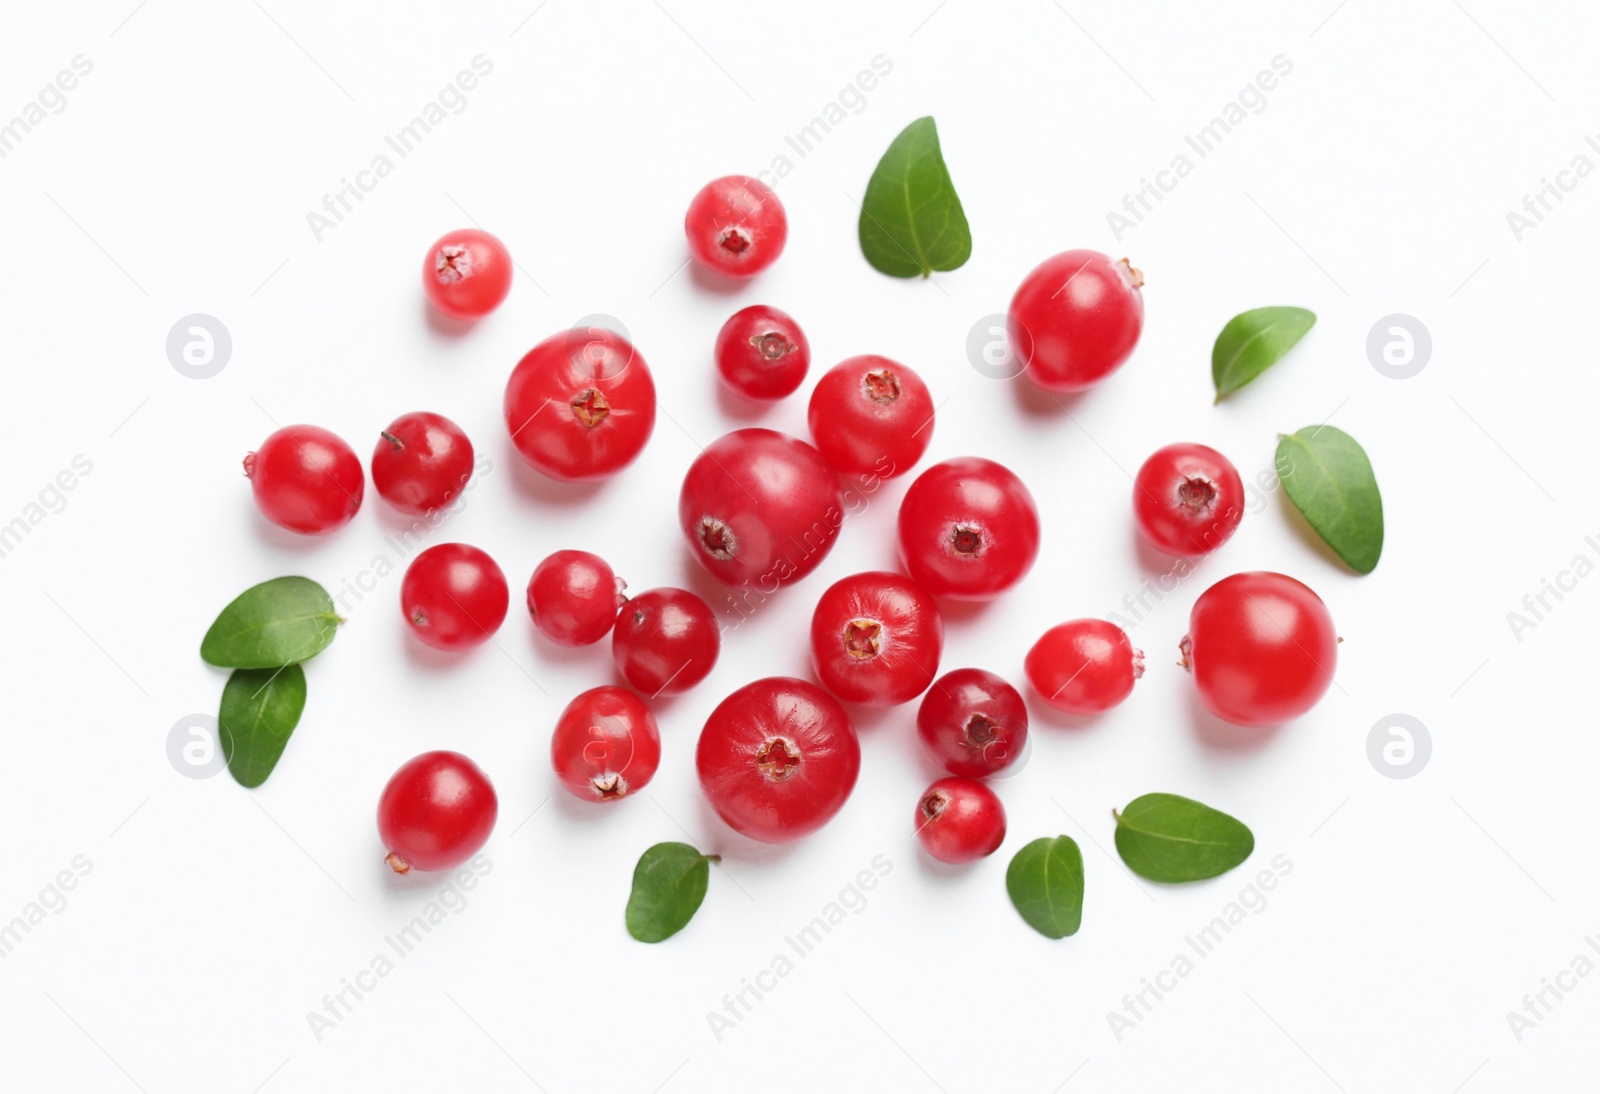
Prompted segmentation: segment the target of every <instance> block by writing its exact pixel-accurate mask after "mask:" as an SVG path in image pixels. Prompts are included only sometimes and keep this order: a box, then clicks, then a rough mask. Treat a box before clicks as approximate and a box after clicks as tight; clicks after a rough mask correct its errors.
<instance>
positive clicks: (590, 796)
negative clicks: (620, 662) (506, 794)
mask: <svg viewBox="0 0 1600 1094" xmlns="http://www.w3.org/2000/svg"><path fill="white" fill-rule="evenodd" d="M550 762H551V764H552V765H553V766H554V767H555V771H556V776H557V778H559V779H560V780H561V785H562V786H564V787H566V788H567V789H568V790H570V791H571V792H572V793H573V795H574V796H576V797H579V798H582V799H584V800H585V801H598V802H608V801H616V800H617V799H618V798H622V797H626V796H627V795H628V794H631V793H633V792H634V791H635V790H640V789H643V788H644V786H645V784H647V783H648V782H649V781H650V779H651V778H652V777H653V776H654V775H655V773H656V766H657V765H658V764H660V763H661V733H660V731H659V730H658V729H657V728H656V718H655V715H653V714H651V713H650V708H649V707H647V706H645V704H644V700H643V699H641V698H639V697H638V696H637V695H635V694H634V693H633V692H631V691H629V690H628V689H627V688H619V687H613V686H612V685H610V684H605V685H603V686H601V687H597V688H590V689H589V690H588V691H586V692H584V693H583V694H581V695H579V696H578V697H577V698H576V699H574V700H572V702H570V703H568V704H567V709H566V710H563V711H562V712H561V717H560V719H559V720H558V721H557V722H556V731H555V733H554V734H552V735H551V738H550Z"/></svg>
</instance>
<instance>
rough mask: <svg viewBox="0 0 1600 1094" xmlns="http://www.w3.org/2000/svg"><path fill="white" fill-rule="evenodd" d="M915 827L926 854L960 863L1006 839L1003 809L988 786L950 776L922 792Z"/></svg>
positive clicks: (982, 855) (989, 852) (987, 852)
mask: <svg viewBox="0 0 1600 1094" xmlns="http://www.w3.org/2000/svg"><path fill="white" fill-rule="evenodd" d="M916 826H917V827H916V833H917V838H918V839H919V840H921V841H922V846H923V848H924V849H925V850H926V851H927V852H928V854H930V855H932V856H933V857H934V858H936V859H938V860H939V861H940V862H948V863H951V864H953V865H957V866H959V865H963V864H965V863H969V862H977V861H978V860H979V859H981V858H987V857H988V856H989V855H992V854H994V853H995V851H997V850H999V848H1000V844H1001V843H1003V842H1005V838H1006V810H1005V806H1003V805H1001V804H1000V799H999V797H997V796H996V795H995V792H994V791H993V790H991V789H989V787H988V786H986V785H984V784H983V783H981V782H979V781H978V780H976V779H964V778H961V777H959V776H950V777H948V778H943V779H940V780H939V781H938V782H936V783H934V784H933V785H932V786H930V787H928V789H927V790H925V791H923V793H922V797H921V799H919V800H918V802H917V816H916Z"/></svg>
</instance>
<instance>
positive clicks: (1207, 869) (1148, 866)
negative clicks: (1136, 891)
mask: <svg viewBox="0 0 1600 1094" xmlns="http://www.w3.org/2000/svg"><path fill="white" fill-rule="evenodd" d="M1112 815H1113V816H1115V817H1116V818H1117V854H1119V855H1121V856H1122V861H1123V862H1125V863H1127V864H1128V869H1130V870H1132V871H1133V872H1134V873H1136V874H1138V875H1139V876H1140V877H1142V878H1148V879H1149V880H1151V881H1165V882H1179V881H1200V880H1202V879H1204V878H1208V877H1216V876H1217V875H1218V874H1225V873H1227V872H1228V871H1229V870H1231V869H1233V868H1234V867H1235V866H1237V865H1239V864H1240V863H1241V862H1243V861H1244V860H1245V859H1247V858H1249V857H1250V852H1251V851H1254V850H1255V846H1256V838H1255V836H1253V835H1251V833H1250V829H1248V828H1246V827H1245V826H1244V825H1243V824H1240V823H1239V822H1238V821H1237V820H1235V819H1234V818H1232V817H1230V816H1228V814H1226V813H1220V812H1218V811H1217V810H1215V809H1213V808H1211V807H1210V806H1209V805H1202V804H1200V803H1199V802H1197V801H1194V800H1192V799H1190V798H1180V797H1179V796H1178V795H1176V794H1146V795H1144V796H1143V797H1140V798H1135V799H1133V801H1131V802H1129V803H1128V807H1127V808H1126V809H1124V810H1123V811H1122V812H1120V813H1117V812H1115V811H1113V813H1112Z"/></svg>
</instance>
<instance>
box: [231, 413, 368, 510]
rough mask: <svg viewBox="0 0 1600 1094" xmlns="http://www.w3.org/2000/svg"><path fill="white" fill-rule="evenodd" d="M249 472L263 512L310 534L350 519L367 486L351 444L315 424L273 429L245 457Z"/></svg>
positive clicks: (358, 506)
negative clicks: (273, 431) (272, 431)
mask: <svg viewBox="0 0 1600 1094" xmlns="http://www.w3.org/2000/svg"><path fill="white" fill-rule="evenodd" d="M244 473H245V477H246V478H248V479H249V480H250V489H251V490H252V491H253V492H254V494H255V499H256V508H258V509H260V510H261V515H262V516H264V517H266V518H267V519H268V520H270V521H271V522H272V523H274V524H276V525H278V526H279V527H280V528H287V529H289V531H291V532H299V533H301V534H302V535H309V536H320V535H322V534H323V533H325V532H331V531H333V530H334V529H335V528H342V527H343V526H344V525H346V524H348V523H349V522H350V518H352V517H354V516H355V515H356V510H358V509H360V508H361V497H362V494H363V493H364V492H365V489H366V478H365V476H364V475H363V474H362V472H361V461H360V460H359V459H357V458H356V454H355V453H354V452H352V451H351V450H350V446H349V445H347V444H345V443H344V441H342V440H340V439H339V438H338V437H336V436H334V435H333V434H332V433H329V432H328V431H327V430H326V429H319V428H318V427H317V426H314V425H290V426H285V427H283V428H282V429H280V430H278V431H277V432H276V433H273V434H272V435H271V436H270V437H268V438H267V439H266V440H265V441H262V442H261V447H260V448H258V449H256V451H254V452H252V453H250V454H249V455H247V456H246V457H245V458H244Z"/></svg>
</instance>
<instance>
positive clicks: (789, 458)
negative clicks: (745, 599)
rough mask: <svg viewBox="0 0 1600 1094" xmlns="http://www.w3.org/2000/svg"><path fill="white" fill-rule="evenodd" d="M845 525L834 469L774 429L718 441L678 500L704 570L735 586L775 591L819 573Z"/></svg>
mask: <svg viewBox="0 0 1600 1094" xmlns="http://www.w3.org/2000/svg"><path fill="white" fill-rule="evenodd" d="M843 522H844V495H843V493H841V492H840V489H839V477H838V476H837V475H835V474H834V472H833V468H831V467H829V466H828V462H827V461H826V460H824V459H823V458H822V456H821V455H820V454H819V453H818V452H817V450H816V449H815V448H812V447H811V446H810V445H809V444H806V443H805V442H804V441H799V440H796V439H795V438H793V437H790V436H787V435H785V434H783V433H777V432H774V431H773V430H770V429H739V430H735V431H734V432H732V433H729V434H728V435H726V436H724V437H721V438H719V439H717V440H715V441H713V442H712V443H711V445H710V447H708V448H707V449H706V450H705V451H704V452H702V453H701V454H700V457H699V458H698V459H696V460H695V461H694V463H693V464H692V465H690V467H689V473H688V474H687V475H685V476H684V478H683V491H682V493H681V494H679V496H678V523H679V524H680V525H681V526H682V528H683V534H684V536H685V537H686V538H687V539H688V541H689V551H690V553H691V554H693V555H694V557H695V558H697V559H699V560H700V564H701V565H702V566H704V567H705V568H706V569H708V570H710V571H711V573H712V574H714V575H715V576H716V577H718V578H720V579H722V580H723V581H725V582H727V583H728V584H729V585H744V584H754V585H757V586H758V587H760V589H761V590H762V591H763V592H768V593H770V592H774V591H775V590H776V589H777V588H778V587H779V586H780V585H783V584H785V583H787V582H790V581H798V580H799V579H800V578H802V577H805V576H806V575H807V574H809V573H810V572H811V571H812V570H814V569H816V567H817V564H818V563H820V562H821V561H822V560H823V559H824V558H826V557H827V555H828V552H829V551H831V550H832V549H833V544H834V541H835V540H836V539H837V538H838V536H839V526H840V524H842V523H843Z"/></svg>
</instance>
